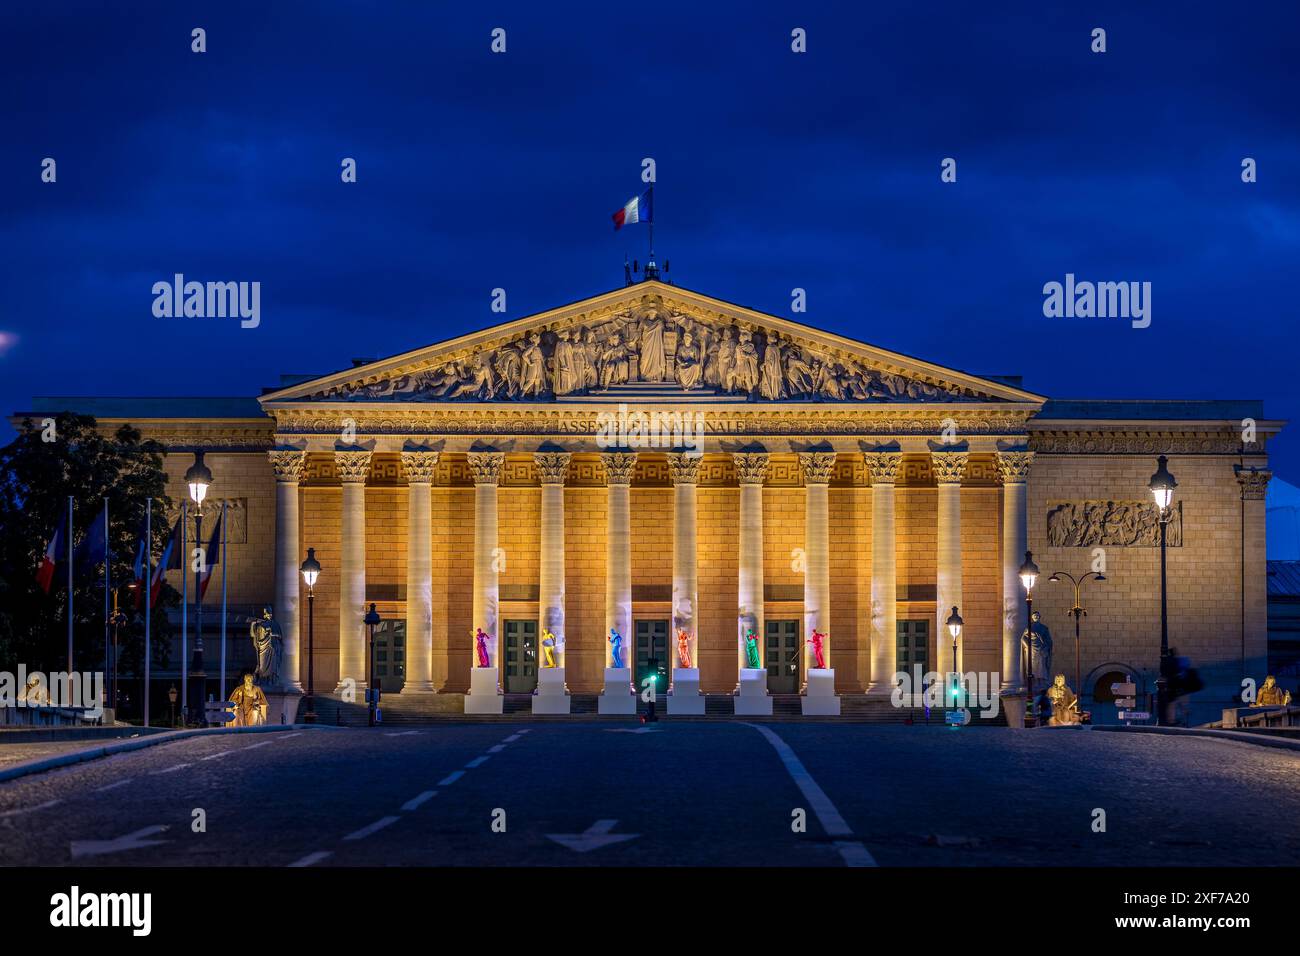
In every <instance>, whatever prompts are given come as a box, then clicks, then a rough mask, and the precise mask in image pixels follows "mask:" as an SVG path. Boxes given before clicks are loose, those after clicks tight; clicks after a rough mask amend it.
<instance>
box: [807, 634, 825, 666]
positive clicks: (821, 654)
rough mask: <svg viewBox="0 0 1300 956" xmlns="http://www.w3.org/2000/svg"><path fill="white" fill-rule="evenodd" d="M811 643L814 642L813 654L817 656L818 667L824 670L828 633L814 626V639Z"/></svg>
mask: <svg viewBox="0 0 1300 956" xmlns="http://www.w3.org/2000/svg"><path fill="white" fill-rule="evenodd" d="M809 643H811V644H812V649H813V656H814V657H815V658H817V667H818V668H820V669H822V670H825V669H826V635H825V634H823V633H822V632H821V631H819V630H817V628H815V627H814V628H813V632H812V640H811V641H810V642H809Z"/></svg>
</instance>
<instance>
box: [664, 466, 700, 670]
mask: <svg viewBox="0 0 1300 956" xmlns="http://www.w3.org/2000/svg"><path fill="white" fill-rule="evenodd" d="M703 460H704V457H703V456H702V455H691V454H687V453H674V454H670V455H669V456H668V470H669V473H670V474H671V475H672V479H673V607H672V633H671V634H669V635H668V656H669V658H670V659H671V660H672V664H671V667H672V669H673V670H674V671H675V670H677V668H678V667H681V666H682V664H681V661H680V660H679V659H678V653H677V632H678V630H679V629H680V630H685V631H686V633H687V634H688V635H689V637H690V648H691V664H692V666H694V667H696V668H698V667H699V666H700V635H699V631H698V630H697V628H696V622H697V621H698V619H699V618H698V614H699V612H698V606H699V575H698V571H697V564H696V547H697V543H696V527H697V520H696V511H697V505H696V502H697V498H698V495H697V494H696V488H697V487H698V484H699V480H700V463H701V462H702V461H703Z"/></svg>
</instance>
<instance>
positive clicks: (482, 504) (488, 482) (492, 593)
mask: <svg viewBox="0 0 1300 956" xmlns="http://www.w3.org/2000/svg"><path fill="white" fill-rule="evenodd" d="M466 457H467V458H468V459H469V467H470V471H471V472H472V473H473V475H474V610H473V620H472V621H471V622H470V632H469V633H468V634H466V635H465V645H464V646H465V647H466V649H467V650H468V651H469V655H470V667H471V668H472V667H474V666H476V664H477V654H476V651H475V647H474V632H475V629H477V628H482V629H483V633H484V634H486V635H487V636H488V641H487V648H488V666H489V667H497V666H499V664H498V659H497V645H498V640H499V637H500V635H499V634H498V633H497V630H498V627H497V614H498V609H499V607H500V590H499V587H498V569H499V568H500V566H501V564H500V556H501V552H500V550H499V549H498V545H497V486H498V485H499V484H500V482H501V466H502V465H503V464H504V463H505V460H506V456H505V455H504V454H503V453H502V452H496V451H489V452H470V453H469V454H468V455H467V456H466Z"/></svg>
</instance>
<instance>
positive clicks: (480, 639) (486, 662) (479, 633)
mask: <svg viewBox="0 0 1300 956" xmlns="http://www.w3.org/2000/svg"><path fill="white" fill-rule="evenodd" d="M487 642H488V636H487V634H485V633H484V632H483V628H481V627H477V628H475V629H474V650H475V651H476V652H477V653H478V666H479V667H491V666H492V660H491V658H490V657H489V656H488V646H487Z"/></svg>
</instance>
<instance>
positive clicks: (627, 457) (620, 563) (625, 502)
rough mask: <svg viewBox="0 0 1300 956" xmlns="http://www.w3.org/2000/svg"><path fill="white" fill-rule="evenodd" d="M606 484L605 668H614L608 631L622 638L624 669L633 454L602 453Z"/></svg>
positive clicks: (628, 639)
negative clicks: (607, 518)
mask: <svg viewBox="0 0 1300 956" xmlns="http://www.w3.org/2000/svg"><path fill="white" fill-rule="evenodd" d="M600 457H601V459H602V460H603V461H604V463H605V483H606V485H607V486H608V487H609V527H608V530H607V531H606V534H605V547H606V550H605V635H604V640H605V666H606V667H607V668H608V667H611V666H613V649H612V646H611V645H610V643H609V632H610V630H611V629H612V630H615V631H618V633H619V634H620V635H622V637H623V645H622V653H623V666H624V667H629V666H631V655H632V529H631V523H630V521H631V517H630V515H631V513H630V510H629V509H630V505H629V498H630V492H631V487H632V471H633V469H635V468H636V452H605V453H603V454H602V455H601V456H600Z"/></svg>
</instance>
